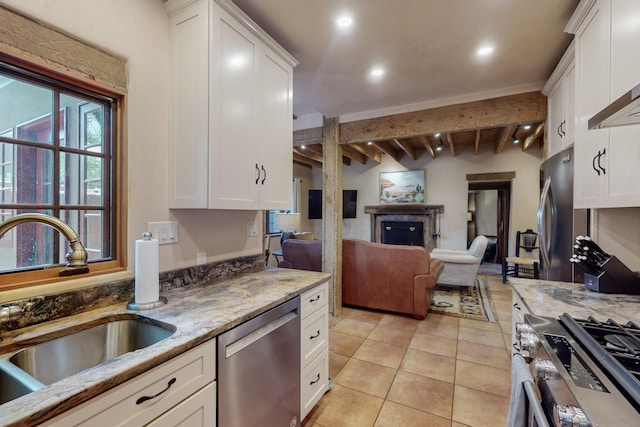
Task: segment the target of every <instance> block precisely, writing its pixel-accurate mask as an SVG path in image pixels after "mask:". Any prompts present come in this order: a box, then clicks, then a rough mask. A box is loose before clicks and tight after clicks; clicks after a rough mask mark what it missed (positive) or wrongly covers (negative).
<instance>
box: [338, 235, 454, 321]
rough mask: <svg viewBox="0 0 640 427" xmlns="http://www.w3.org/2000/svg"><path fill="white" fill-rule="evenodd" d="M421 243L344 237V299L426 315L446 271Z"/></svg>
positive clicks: (345, 300)
mask: <svg viewBox="0 0 640 427" xmlns="http://www.w3.org/2000/svg"><path fill="white" fill-rule="evenodd" d="M442 269H443V265H442V262H441V261H439V260H431V258H430V255H429V251H427V250H426V249H425V248H423V247H419V246H403V245H387V244H382V243H373V242H367V241H364V240H356V239H344V240H343V241H342V303H343V304H346V305H354V306H358V307H366V308H373V309H377V310H385V311H392V312H397V313H405V314H411V315H413V317H415V318H416V319H424V318H425V317H426V316H427V312H428V311H429V305H430V304H431V300H432V299H433V294H434V288H435V286H436V280H437V279H438V276H439V275H440V274H441V273H442Z"/></svg>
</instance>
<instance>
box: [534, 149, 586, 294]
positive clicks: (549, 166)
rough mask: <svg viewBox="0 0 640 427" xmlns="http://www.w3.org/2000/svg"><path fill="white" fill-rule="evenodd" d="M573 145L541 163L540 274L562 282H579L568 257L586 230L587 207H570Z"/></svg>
mask: <svg viewBox="0 0 640 427" xmlns="http://www.w3.org/2000/svg"><path fill="white" fill-rule="evenodd" d="M573 169H574V156H573V147H570V148H567V149H565V150H563V151H561V152H559V153H557V154H555V155H554V156H552V157H549V158H548V159H547V160H545V161H544V162H543V163H542V165H541V167H540V204H539V206H538V243H539V246H540V278H541V279H543V280H556V281H561V282H582V281H583V280H584V276H583V275H582V272H581V271H580V270H577V269H576V271H575V272H574V268H573V264H571V263H570V262H569V258H571V255H572V254H573V245H574V242H575V237H576V236H578V235H586V234H588V225H589V217H588V216H589V215H588V210H587V209H573Z"/></svg>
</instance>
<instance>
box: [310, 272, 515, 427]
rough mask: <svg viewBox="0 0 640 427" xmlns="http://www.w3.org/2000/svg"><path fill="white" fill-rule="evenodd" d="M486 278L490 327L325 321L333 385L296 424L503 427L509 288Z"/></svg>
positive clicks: (366, 317)
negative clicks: (493, 311) (492, 319)
mask: <svg viewBox="0 0 640 427" xmlns="http://www.w3.org/2000/svg"><path fill="white" fill-rule="evenodd" d="M482 277H485V278H487V280H488V283H489V289H490V293H491V299H492V301H493V305H494V307H495V309H496V312H497V314H498V319H499V321H498V322H495V323H490V322H483V321H477V320H469V319H462V318H458V317H452V316H443V315H438V314H434V313H430V314H429V315H428V316H427V318H426V319H425V320H422V321H418V320H415V319H413V318H412V317H410V316H401V315H395V314H389V313H383V312H377V311H367V310H359V309H353V308H344V309H343V310H342V313H341V315H340V316H339V317H332V318H331V319H330V325H329V326H330V331H329V356H330V359H329V360H330V364H329V371H330V377H331V378H332V381H333V388H332V390H331V391H329V392H328V393H326V394H325V395H324V396H323V398H322V399H321V400H320V402H319V403H318V404H317V405H316V407H315V408H314V409H313V410H312V412H311V413H309V415H308V416H307V418H306V419H305V420H304V421H303V423H302V426H303V427H320V426H322V427H397V426H403V427H432V426H433V427H440V426H442V427H444V426H447V427H463V426H474V427H500V426H506V418H507V412H508V410H509V392H510V374H511V372H510V354H511V352H510V348H511V344H510V343H511V288H510V287H509V286H508V285H504V284H502V283H501V278H500V277H499V276H492V275H483V276H482Z"/></svg>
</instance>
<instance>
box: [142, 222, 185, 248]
mask: <svg viewBox="0 0 640 427" xmlns="http://www.w3.org/2000/svg"><path fill="white" fill-rule="evenodd" d="M147 229H148V231H149V232H150V233H151V234H152V236H153V237H152V238H154V239H158V244H160V245H164V244H167V243H178V222H177V221H158V222H148V223H147Z"/></svg>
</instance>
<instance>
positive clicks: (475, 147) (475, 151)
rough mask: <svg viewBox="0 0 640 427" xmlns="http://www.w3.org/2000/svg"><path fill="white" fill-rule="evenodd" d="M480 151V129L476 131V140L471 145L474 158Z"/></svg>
mask: <svg viewBox="0 0 640 427" xmlns="http://www.w3.org/2000/svg"><path fill="white" fill-rule="evenodd" d="M479 151H480V129H476V140H475V141H474V143H473V154H475V155H476V156H477V155H478V152H479Z"/></svg>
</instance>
